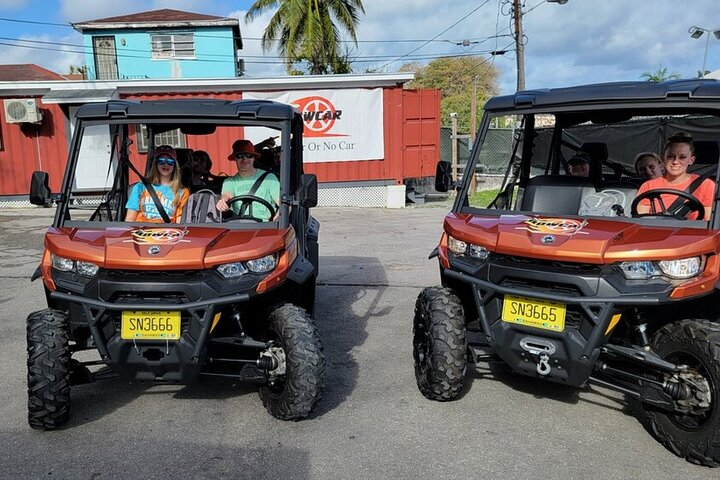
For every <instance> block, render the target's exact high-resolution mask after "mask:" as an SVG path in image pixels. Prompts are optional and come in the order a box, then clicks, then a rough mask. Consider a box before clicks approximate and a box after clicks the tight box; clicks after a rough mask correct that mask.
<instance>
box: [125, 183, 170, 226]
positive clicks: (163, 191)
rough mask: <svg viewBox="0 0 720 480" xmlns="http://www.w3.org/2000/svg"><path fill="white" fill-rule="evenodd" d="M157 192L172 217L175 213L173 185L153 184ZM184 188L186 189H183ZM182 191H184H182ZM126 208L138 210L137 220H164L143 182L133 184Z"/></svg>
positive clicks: (161, 202)
mask: <svg viewBox="0 0 720 480" xmlns="http://www.w3.org/2000/svg"><path fill="white" fill-rule="evenodd" d="M153 187H154V188H155V193H157V196H158V199H159V200H160V204H161V205H162V206H163V208H164V209H165V212H166V213H167V215H168V217H170V219H172V218H173V216H174V215H175V206H174V205H173V200H174V199H175V193H174V192H173V189H172V187H170V186H169V185H153ZM183 190H184V189H183ZM181 193H184V191H183V192H181ZM125 208H128V209H130V210H135V211H137V212H138V217H137V219H136V221H137V222H162V221H163V219H162V216H160V213H159V212H158V209H157V207H156V206H155V202H153V199H152V197H151V196H150V193H149V192H148V191H147V189H146V188H145V185H143V184H142V183H136V184H135V185H133V188H132V190H131V191H130V196H129V197H128V201H127V203H126V204H125Z"/></svg>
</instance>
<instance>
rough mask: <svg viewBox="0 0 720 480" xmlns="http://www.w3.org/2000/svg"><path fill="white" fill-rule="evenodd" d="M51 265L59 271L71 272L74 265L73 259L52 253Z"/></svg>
mask: <svg viewBox="0 0 720 480" xmlns="http://www.w3.org/2000/svg"><path fill="white" fill-rule="evenodd" d="M52 266H53V268H54V269H55V270H60V271H61V272H71V271H72V269H73V268H74V267H75V261H74V260H70V259H69V258H63V257H58V256H55V255H53V256H52Z"/></svg>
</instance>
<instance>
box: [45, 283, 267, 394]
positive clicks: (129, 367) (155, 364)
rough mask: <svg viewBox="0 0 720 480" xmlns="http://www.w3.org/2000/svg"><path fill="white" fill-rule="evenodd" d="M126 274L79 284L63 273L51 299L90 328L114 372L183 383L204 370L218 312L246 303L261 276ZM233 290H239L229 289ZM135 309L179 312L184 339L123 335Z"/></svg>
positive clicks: (76, 325) (79, 324)
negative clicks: (221, 278)
mask: <svg viewBox="0 0 720 480" xmlns="http://www.w3.org/2000/svg"><path fill="white" fill-rule="evenodd" d="M130 275H131V276H132V274H130ZM122 277H123V274H119V273H115V274H112V273H107V274H103V275H99V276H98V278H93V279H91V280H87V281H85V282H74V284H73V283H72V282H71V281H70V279H63V278H62V277H59V278H56V279H55V281H56V284H57V285H58V287H59V288H62V289H63V291H60V290H58V291H54V292H51V293H50V299H51V300H52V301H53V302H55V304H56V305H57V306H59V307H60V308H63V309H67V310H69V311H70V322H71V324H72V325H73V328H87V329H89V332H90V334H91V336H92V343H93V344H94V346H95V348H97V350H98V353H99V354H100V357H101V359H102V361H103V362H105V364H106V365H107V366H108V367H110V368H111V369H112V370H113V371H115V372H117V373H119V374H121V375H122V376H124V377H128V378H132V379H136V380H143V381H153V382H167V383H183V384H184V383H189V382H191V381H192V380H194V379H195V378H196V377H197V376H198V374H199V373H200V370H201V368H202V366H203V362H204V360H205V355H206V353H207V348H206V345H207V343H208V342H207V340H208V336H209V335H210V331H211V328H212V325H213V319H214V318H215V316H216V315H217V314H218V313H222V312H227V311H228V310H226V307H227V306H229V305H238V304H243V303H245V302H247V301H248V300H249V299H250V298H251V297H252V295H251V294H250V293H248V289H249V290H250V291H254V289H253V288H252V287H253V286H254V285H255V284H256V283H257V279H243V280H242V281H237V282H227V281H225V282H215V280H214V279H213V278H208V275H207V273H202V272H199V273H198V274H197V275H195V274H193V273H192V272H190V273H188V274H186V275H170V274H166V275H163V274H152V275H147V274H145V275H142V278H131V279H129V281H128V279H126V281H122V280H121V278H122ZM64 280H65V281H64ZM68 287H72V288H68ZM233 290H234V291H235V292H236V293H230V292H231V291H233ZM133 310H143V311H177V312H180V318H181V336H180V338H179V339H178V340H176V341H167V340H135V341H133V340H124V339H122V338H121V335H120V321H121V316H122V312H123V311H133Z"/></svg>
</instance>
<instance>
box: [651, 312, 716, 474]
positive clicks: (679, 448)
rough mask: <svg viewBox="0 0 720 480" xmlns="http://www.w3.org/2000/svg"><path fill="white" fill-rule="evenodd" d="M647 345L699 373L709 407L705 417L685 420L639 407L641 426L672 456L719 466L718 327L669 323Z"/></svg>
mask: <svg viewBox="0 0 720 480" xmlns="http://www.w3.org/2000/svg"><path fill="white" fill-rule="evenodd" d="M651 345H652V348H653V350H654V351H655V352H656V353H658V354H659V355H660V356H661V357H662V358H664V359H666V360H668V361H671V362H673V363H675V364H685V365H688V366H690V367H692V368H695V369H696V370H698V371H700V373H701V374H702V375H703V376H704V377H705V378H706V379H707V381H708V383H709V384H710V395H711V404H710V408H709V410H708V411H707V412H706V413H705V414H703V415H701V416H698V415H694V416H689V417H688V416H683V415H681V414H679V413H675V414H673V413H666V412H663V411H659V410H654V409H652V408H649V407H646V406H644V405H642V404H641V405H640V410H639V418H640V420H641V422H642V423H643V425H644V426H645V427H646V428H647V429H648V431H650V433H652V434H653V436H655V438H657V439H658V440H659V441H660V442H661V443H662V444H663V445H665V447H667V448H668V449H669V450H670V451H672V452H673V453H675V454H676V455H678V456H680V457H683V458H685V459H687V460H688V461H690V462H692V463H697V464H700V465H705V466H709V467H717V466H720V325H718V324H717V323H713V322H710V321H707V320H683V321H681V322H677V323H672V324H669V325H666V326H664V327H663V328H661V329H660V330H658V332H657V333H656V334H655V335H654V336H653V339H652V342H651Z"/></svg>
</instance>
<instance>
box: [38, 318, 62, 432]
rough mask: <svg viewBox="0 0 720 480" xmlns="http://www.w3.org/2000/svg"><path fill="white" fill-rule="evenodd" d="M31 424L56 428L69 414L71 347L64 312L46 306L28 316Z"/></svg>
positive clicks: (39, 427)
mask: <svg viewBox="0 0 720 480" xmlns="http://www.w3.org/2000/svg"><path fill="white" fill-rule="evenodd" d="M27 375H28V376H27V380H28V423H29V424H30V426H31V427H32V428H35V429H38V430H54V429H56V428H58V427H60V426H61V425H62V424H64V423H65V422H67V420H68V418H69V416H70V348H69V345H68V331H67V322H66V318H65V315H64V314H63V313H62V312H60V311H57V310H51V309H45V310H40V311H38V312H34V313H31V314H30V315H29V316H28V318H27Z"/></svg>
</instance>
